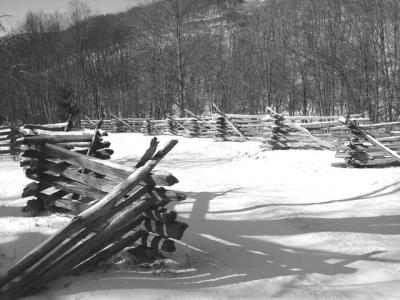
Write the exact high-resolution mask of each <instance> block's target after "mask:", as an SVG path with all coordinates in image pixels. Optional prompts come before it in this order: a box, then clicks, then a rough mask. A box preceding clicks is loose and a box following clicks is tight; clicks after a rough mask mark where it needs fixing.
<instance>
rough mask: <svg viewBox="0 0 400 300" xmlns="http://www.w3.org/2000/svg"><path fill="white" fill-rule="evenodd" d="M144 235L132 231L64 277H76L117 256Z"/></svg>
mask: <svg viewBox="0 0 400 300" xmlns="http://www.w3.org/2000/svg"><path fill="white" fill-rule="evenodd" d="M144 235H146V232H144V231H140V230H139V231H133V232H132V233H131V234H129V235H127V236H124V237H123V238H121V239H120V240H119V241H116V242H114V243H112V244H111V245H110V246H108V247H107V248H105V249H103V250H101V251H99V252H97V253H96V254H95V255H93V256H92V257H90V258H89V259H87V260H85V261H84V262H82V263H81V264H79V265H77V266H76V267H74V268H73V269H72V270H71V271H69V272H67V273H66V275H77V274H80V273H82V272H83V271H85V270H86V269H88V268H90V267H93V266H95V265H97V264H98V263H100V262H101V261H104V260H106V259H108V258H110V257H111V256H113V255H115V254H117V253H118V252H120V251H122V250H123V249H125V248H126V247H129V246H130V245H132V244H134V243H135V242H136V241H137V240H138V239H141V238H142V237H143V236H144Z"/></svg>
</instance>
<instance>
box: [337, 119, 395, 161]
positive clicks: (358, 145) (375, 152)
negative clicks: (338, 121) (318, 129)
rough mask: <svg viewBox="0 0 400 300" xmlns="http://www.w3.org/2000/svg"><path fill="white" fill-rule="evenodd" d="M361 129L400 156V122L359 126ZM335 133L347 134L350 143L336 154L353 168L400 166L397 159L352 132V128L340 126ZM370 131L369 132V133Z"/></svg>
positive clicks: (345, 144) (344, 145)
mask: <svg viewBox="0 0 400 300" xmlns="http://www.w3.org/2000/svg"><path fill="white" fill-rule="evenodd" d="M358 127H359V129H361V130H362V131H364V132H365V133H367V134H369V135H370V136H372V137H373V138H374V139H376V141H378V142H379V143H381V144H382V145H383V146H384V147H387V148H389V149H390V150H392V151H394V152H395V153H397V154H400V122H389V123H379V124H369V125H359V126H358ZM333 130H334V131H339V132H345V134H347V137H349V136H350V137H351V138H349V141H348V142H346V143H344V144H343V146H342V147H341V148H339V149H338V150H337V152H336V155H335V156H336V157H339V158H344V159H345V163H346V164H347V165H348V166H352V167H384V166H388V165H393V164H399V161H398V159H397V158H395V157H393V155H390V154H389V153H388V152H387V151H385V150H384V149H383V148H382V147H381V146H379V145H375V144H373V143H371V141H369V140H368V139H367V138H366V137H365V136H363V135H360V134H358V133H357V131H355V130H352V128H351V126H348V125H347V126H346V125H344V126H338V127H336V128H333ZM367 131H368V132H367Z"/></svg>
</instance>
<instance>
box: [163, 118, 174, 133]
mask: <svg viewBox="0 0 400 300" xmlns="http://www.w3.org/2000/svg"><path fill="white" fill-rule="evenodd" d="M165 120H166V122H167V130H168V132H169V133H171V134H173V135H177V132H176V126H175V122H174V120H172V119H171V118H170V117H167V118H166V119H165Z"/></svg>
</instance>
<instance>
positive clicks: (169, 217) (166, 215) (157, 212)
mask: <svg viewBox="0 0 400 300" xmlns="http://www.w3.org/2000/svg"><path fill="white" fill-rule="evenodd" d="M142 216H144V217H147V218H151V219H154V220H157V221H160V222H163V223H171V222H173V221H175V220H176V218H177V216H178V214H177V213H176V211H171V210H168V209H166V208H165V207H159V206H155V207H153V208H150V209H149V210H147V211H145V212H143V213H142Z"/></svg>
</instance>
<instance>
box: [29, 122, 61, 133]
mask: <svg viewBox="0 0 400 300" xmlns="http://www.w3.org/2000/svg"><path fill="white" fill-rule="evenodd" d="M67 126H68V123H55V124H43V125H36V124H24V126H22V128H24V129H31V130H33V129H42V130H49V131H64V129H65V128H66V127H67Z"/></svg>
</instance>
